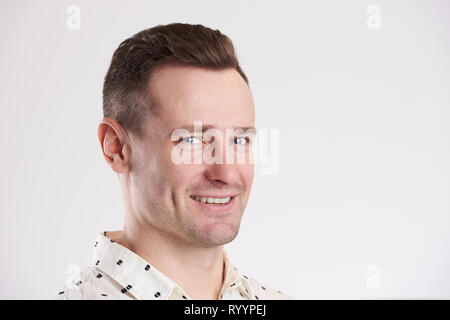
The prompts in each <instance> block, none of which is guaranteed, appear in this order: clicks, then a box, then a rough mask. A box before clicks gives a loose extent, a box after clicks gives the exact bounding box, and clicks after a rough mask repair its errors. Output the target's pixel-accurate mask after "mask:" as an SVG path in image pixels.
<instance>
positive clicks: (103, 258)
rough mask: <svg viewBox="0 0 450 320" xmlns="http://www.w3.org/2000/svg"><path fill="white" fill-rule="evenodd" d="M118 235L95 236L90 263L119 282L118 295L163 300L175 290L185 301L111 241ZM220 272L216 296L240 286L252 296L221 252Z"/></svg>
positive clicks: (163, 277) (157, 274)
mask: <svg viewBox="0 0 450 320" xmlns="http://www.w3.org/2000/svg"><path fill="white" fill-rule="evenodd" d="M120 233H121V231H108V232H106V231H104V232H102V233H99V234H98V235H97V238H96V242H95V245H94V255H93V258H92V262H93V264H94V265H95V266H96V267H97V268H99V269H100V270H102V271H103V272H105V273H106V274H108V275H109V276H110V277H111V278H113V279H114V280H115V281H116V282H117V283H119V284H120V285H121V286H122V292H124V293H127V292H128V293H129V294H131V295H133V296H134V297H135V298H136V299H139V300H164V299H168V297H169V296H170V295H171V293H172V291H173V290H174V289H177V290H179V291H180V292H181V294H182V295H184V296H185V297H187V298H188V295H187V294H186V292H184V291H183V289H182V288H180V287H179V286H178V285H177V284H176V283H175V282H173V281H172V280H171V279H170V278H168V277H167V276H166V275H164V274H163V273H162V272H161V271H159V270H158V269H157V268H155V267H154V266H153V265H151V264H150V263H148V262H147V261H146V260H144V259H143V258H141V257H140V256H138V255H137V254H135V253H134V252H133V251H131V250H129V249H128V248H126V247H124V246H122V245H120V244H119V243H117V242H116V241H114V240H113V239H117V238H118V237H119V235H120ZM224 269H225V270H224V272H225V277H224V281H223V284H222V288H221V292H220V296H222V295H223V294H225V293H226V291H227V290H229V289H231V288H237V287H239V286H242V287H243V289H245V291H244V290H242V292H243V294H247V295H248V296H249V297H250V296H251V294H252V293H251V286H250V283H249V281H248V278H247V277H246V276H244V275H243V274H242V273H241V272H240V271H239V269H238V267H237V266H236V265H235V264H234V263H233V261H232V260H231V257H230V256H229V254H228V253H227V252H226V251H225V250H224ZM150 288H151V290H150Z"/></svg>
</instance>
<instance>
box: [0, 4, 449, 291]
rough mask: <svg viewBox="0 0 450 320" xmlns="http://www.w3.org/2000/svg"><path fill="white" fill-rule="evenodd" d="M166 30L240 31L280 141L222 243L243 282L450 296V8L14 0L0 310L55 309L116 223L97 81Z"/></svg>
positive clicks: (250, 72) (1, 13) (239, 43)
mask: <svg viewBox="0 0 450 320" xmlns="http://www.w3.org/2000/svg"><path fill="white" fill-rule="evenodd" d="M72 4H75V5H77V6H79V8H80V9H81V28H80V29H79V30H70V29H68V27H67V25H66V22H67V21H66V20H67V18H68V14H67V13H66V9H67V7H68V6H70V5H72ZM372 4H375V5H378V7H379V8H380V9H381V28H380V29H379V30H377V29H375V30H372V29H369V28H368V27H367V26H366V20H367V19H368V14H367V13H366V10H367V8H368V6H369V5H372ZM171 22H187V23H200V24H203V25H205V26H208V27H211V28H213V29H219V30H221V31H222V32H223V33H225V34H226V35H228V36H229V37H230V38H231V39H232V40H233V42H234V45H235V47H236V50H237V53H238V57H239V59H240V63H241V65H242V67H243V69H244V71H245V72H246V74H247V76H248V77H249V80H250V86H251V89H252V92H253V95H254V99H255V103H256V112H257V114H256V116H257V119H256V121H257V123H256V124H257V127H259V128H267V129H270V128H275V129H279V130H280V141H281V143H280V166H279V171H278V173H277V174H276V175H272V176H266V175H261V174H257V175H256V177H255V182H254V188H253V190H252V195H251V197H250V201H249V204H248V207H247V210H246V212H245V214H244V218H243V220H242V226H241V231H240V234H239V236H238V237H237V238H236V239H235V241H234V242H232V243H231V244H229V245H227V246H226V247H227V248H228V250H229V252H230V253H231V254H232V257H234V260H235V261H236V262H237V264H238V265H239V266H240V268H241V270H242V271H244V272H245V273H246V274H248V275H250V276H252V277H255V278H256V279H258V280H260V281H262V282H264V283H266V284H267V285H269V286H271V287H273V288H275V289H277V290H282V291H284V292H285V293H287V294H289V295H291V296H294V297H296V298H298V299H311V298H325V299H328V298H342V299H349V298H356V299H360V298H363V299H365V298H450V217H449V215H450V200H449V195H450V129H449V128H450V90H449V89H450V59H449V57H450V28H449V27H450V2H449V1H364V0H360V1H317V0H314V1H313V0H311V1H276V2H275V1H209V0H208V1H206V0H205V1H129V0H128V1H75V0H74V1H2V3H1V5H0V41H1V50H0V106H1V113H0V146H1V155H0V165H1V171H0V197H1V198H0V214H1V216H0V243H1V258H0V261H1V263H0V271H1V272H0V284H1V286H0V288H1V289H0V298H3V299H36V298H37V299H49V298H52V297H54V296H55V295H56V294H57V292H58V291H59V289H60V287H61V285H62V284H63V283H64V281H65V279H66V278H67V276H68V275H67V274H66V268H67V267H68V266H69V265H78V266H80V267H84V266H87V265H88V264H89V263H90V260H91V255H92V250H93V244H94V241H95V237H96V235H97V233H98V232H102V231H103V230H118V229H121V227H122V224H123V213H124V212H123V203H122V196H121V190H120V187H119V184H118V180H117V176H116V175H115V174H114V173H113V172H112V171H111V170H110V168H109V167H108V166H107V164H106V162H105V161H104V159H103V156H102V153H101V149H100V144H99V142H98V140H97V135H96V133H97V125H98V122H99V121H100V119H101V117H102V99H101V90H102V85H103V77H104V76H105V73H106V71H107V68H108V66H109V63H110V61H111V57H112V54H113V52H114V50H115V49H116V48H117V46H118V45H119V43H120V42H121V41H123V40H124V39H126V38H128V37H130V36H131V35H133V34H135V33H137V32H138V31H140V30H142V29H145V28H148V27H152V26H155V25H157V24H166V23H171ZM256 173H258V170H257V171H256ZM371 265H374V266H376V267H375V269H374V270H375V272H374V271H370V270H371V269H370V268H371V267H369V266H371ZM368 268H369V269H368ZM374 279H375V280H377V279H378V280H379V282H376V281H375V282H376V283H378V285H379V286H378V287H377V286H376V285H373V280H374ZM371 283H372V285H371Z"/></svg>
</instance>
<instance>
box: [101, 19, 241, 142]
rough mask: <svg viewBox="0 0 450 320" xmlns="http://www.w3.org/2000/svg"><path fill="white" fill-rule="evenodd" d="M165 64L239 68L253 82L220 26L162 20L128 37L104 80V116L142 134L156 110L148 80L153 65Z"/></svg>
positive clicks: (126, 128)
mask: <svg viewBox="0 0 450 320" xmlns="http://www.w3.org/2000/svg"><path fill="white" fill-rule="evenodd" d="M163 64H178V65H189V66H197V67H201V68H207V69H214V70H223V69H228V68H234V69H236V70H237V71H238V72H239V74H240V75H241V76H242V78H243V79H244V80H245V82H246V83H247V85H248V79H247V76H246V75H245V73H244V72H243V71H242V69H241V67H240V66H239V62H238V59H237V56H236V52H235V50H234V46H233V43H232V41H231V40H230V39H229V38H228V37H227V36H226V35H224V34H222V33H221V32H220V31H219V30H212V29H210V28H207V27H205V26H203V25H200V24H194V25H192V24H187V23H172V24H167V25H157V26H155V27H153V28H149V29H145V30H142V31H141V32H139V33H137V34H135V35H134V36H132V37H130V38H128V39H126V40H124V41H123V42H122V43H121V44H120V45H119V47H118V48H117V49H116V51H115V52H114V55H113V57H112V61H111V65H110V67H109V69H108V72H107V73H106V76H105V81H104V83H103V116H104V117H105V118H111V119H114V120H116V121H118V122H119V123H120V124H121V125H122V127H123V128H124V129H125V130H126V131H127V132H128V133H131V134H133V135H134V136H136V137H137V138H141V137H143V135H144V128H143V121H144V120H145V119H146V117H147V115H148V114H149V113H150V112H151V111H154V110H153V109H154V108H153V104H152V100H151V97H150V95H149V93H148V90H147V84H148V81H149V79H150V75H151V73H152V71H153V70H155V68H156V67H158V66H161V65H163Z"/></svg>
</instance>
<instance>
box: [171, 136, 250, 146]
mask: <svg viewBox="0 0 450 320" xmlns="http://www.w3.org/2000/svg"><path fill="white" fill-rule="evenodd" d="M190 138H195V139H200V140H202V139H201V138H199V137H194V136H190V137H181V138H180V139H179V140H178V143H180V142H183V141H184V139H190ZM239 138H245V144H246V145H248V144H250V142H251V140H250V138H249V137H233V138H232V139H233V142H235V141H236V139H239Z"/></svg>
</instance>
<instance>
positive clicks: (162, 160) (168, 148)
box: [129, 65, 255, 247]
mask: <svg viewBox="0 0 450 320" xmlns="http://www.w3.org/2000/svg"><path fill="white" fill-rule="evenodd" d="M148 88H149V90H150V93H151V96H152V98H153V100H154V101H155V103H156V112H157V115H150V116H149V117H148V119H146V120H145V129H146V136H145V137H144V139H142V140H139V141H135V142H134V144H135V146H134V148H133V149H132V151H131V161H130V172H129V178H130V180H129V188H130V189H129V190H130V201H131V206H132V208H133V212H134V215H135V216H134V217H133V219H137V221H138V224H139V225H141V226H142V227H145V225H147V226H148V225H151V226H152V227H153V228H155V229H157V230H158V231H159V232H161V233H162V234H164V236H169V237H170V238H171V239H174V240H176V241H181V242H182V243H188V244H190V245H193V246H197V247H214V246H219V245H222V244H225V243H228V242H230V241H232V240H233V239H234V238H235V237H236V236H237V234H238V231H239V226H240V222H241V218H242V214H243V212H244V210H245V207H246V204H247V201H248V198H249V195H250V190H251V186H252V182H253V172H254V167H253V164H251V163H249V161H248V157H247V158H246V159H247V160H246V161H245V163H240V162H239V163H236V160H235V158H234V160H235V161H234V162H233V163H226V154H227V153H228V152H229V151H227V150H229V149H226V144H227V143H228V141H227V140H226V130H227V129H234V128H248V127H254V126H255V123H254V122H255V115H254V103H253V99H252V95H251V92H250V89H249V88H248V86H247V84H246V83H245V81H244V80H243V79H242V77H241V76H240V75H239V73H238V72H237V71H236V70H234V69H227V70H224V71H215V70H206V69H201V68H196V67H190V66H189V67H187V66H170V65H169V66H163V67H161V68H159V69H157V70H155V71H154V72H153V74H152V79H151V81H150V82H149V87H148ZM194 121H202V125H203V126H205V125H210V126H212V127H214V128H216V129H218V130H220V132H221V133H222V135H223V140H222V141H221V140H218V139H217V138H216V150H222V152H223V159H224V161H223V162H222V164H217V163H213V164H207V163H205V162H204V161H202V162H201V163H200V164H197V163H194V164H186V163H182V164H176V163H174V162H173V161H172V158H171V154H172V151H173V148H174V147H175V146H176V145H177V144H178V143H179V142H178V141H172V139H171V134H172V132H173V130H175V129H182V128H187V129H188V128H189V126H193V125H194ZM189 131H191V129H189ZM191 133H192V136H194V132H192V131H191ZM232 140H233V139H232ZM188 141H189V139H188ZM190 141H191V142H192V141H194V143H198V141H199V140H197V139H194V140H190ZM239 141H240V142H242V140H239ZM184 142H186V140H185V141H184ZM182 143H183V142H182ZM232 143H234V142H232ZM200 145H202V146H203V148H205V147H206V145H205V144H202V143H201V142H200ZM197 147H198V144H197ZM216 152H217V151H216ZM241 152H242V151H241ZM244 152H246V153H248V154H250V153H251V146H248V147H245V148H244ZM230 196H231V199H230V202H229V203H228V204H208V202H206V203H204V202H202V201H201V200H202V199H201V198H202V197H203V198H208V197H214V198H227V197H230ZM196 199H197V200H196ZM198 200H200V201H198ZM203 200H205V199H203Z"/></svg>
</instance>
